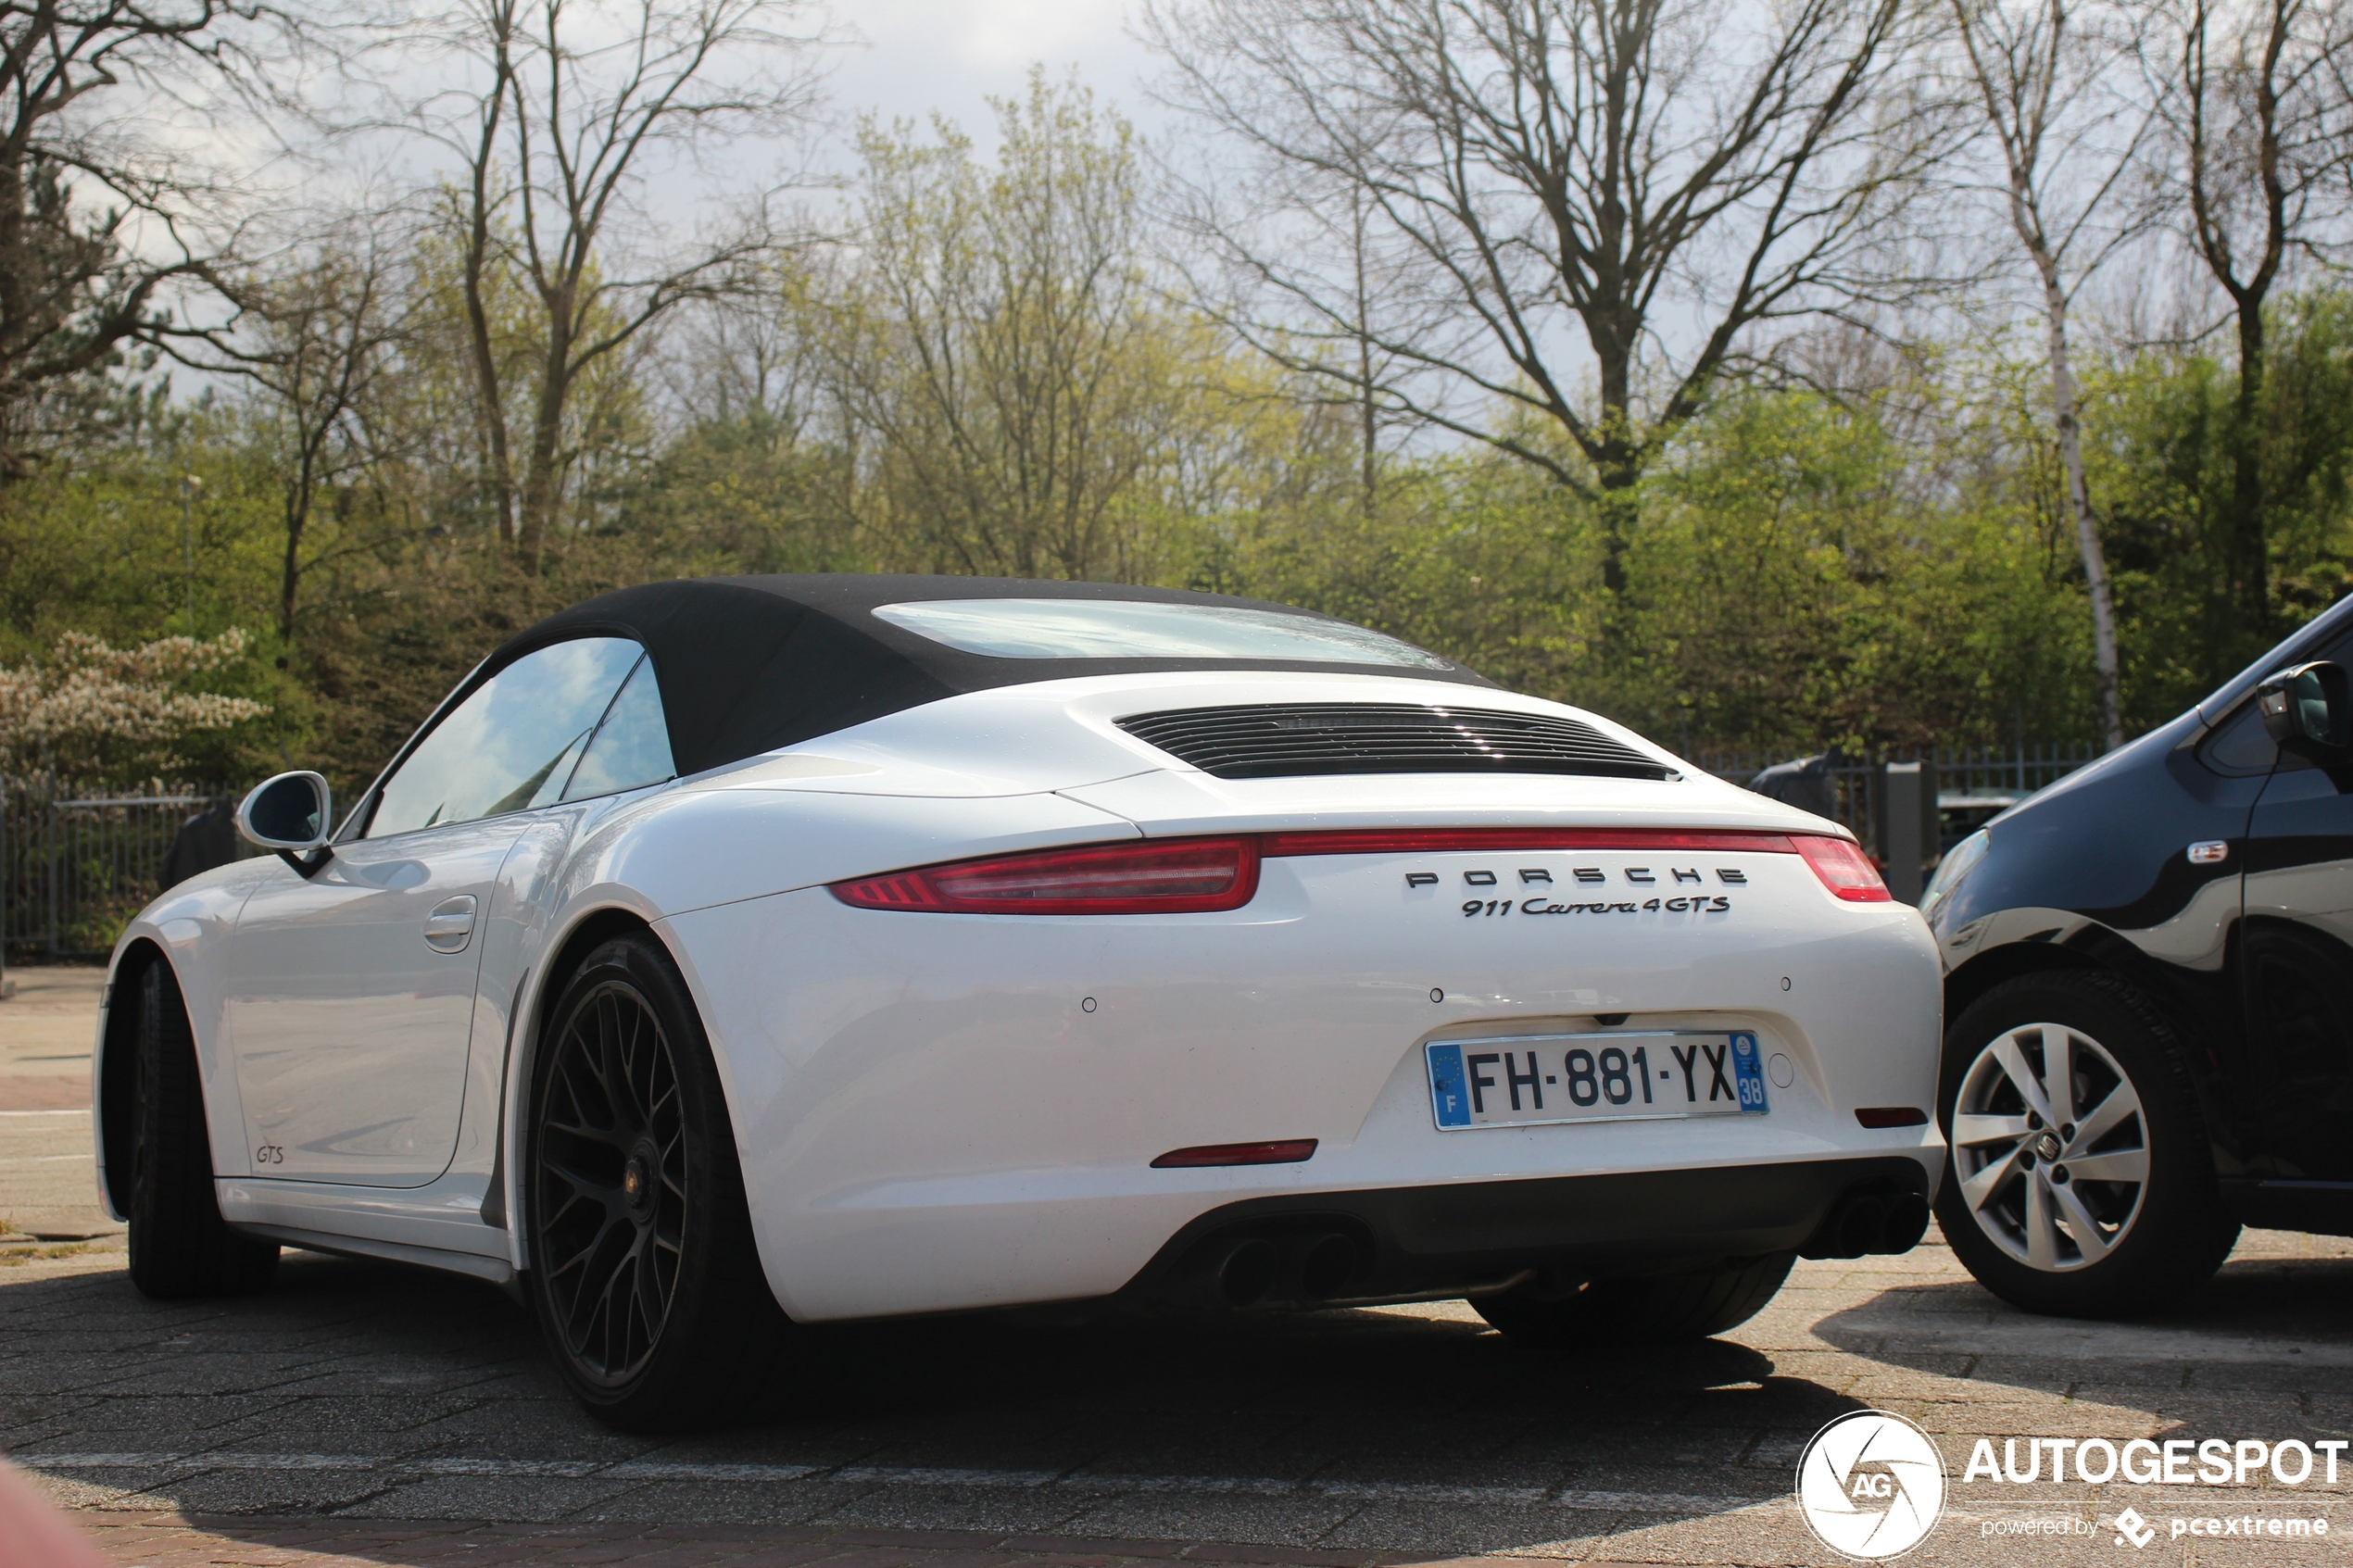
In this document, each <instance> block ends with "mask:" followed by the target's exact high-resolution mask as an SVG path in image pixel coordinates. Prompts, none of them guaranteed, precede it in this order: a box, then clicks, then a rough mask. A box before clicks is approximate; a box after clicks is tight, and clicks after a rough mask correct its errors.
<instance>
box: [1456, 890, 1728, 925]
mask: <svg viewBox="0 0 2353 1568" xmlns="http://www.w3.org/2000/svg"><path fill="white" fill-rule="evenodd" d="M1731 907H1732V901H1731V900H1730V898H1727V897H1724V895H1722V894H1721V893H1694V894H1692V895H1691V896H1690V897H1683V898H1645V899H1643V900H1642V902H1640V903H1636V902H1635V901H1634V900H1633V899H1631V898H1620V899H1617V900H1616V901H1615V902H1612V901H1610V900H1607V899H1599V898H1597V899H1593V900H1592V901H1590V902H1586V903H1576V904H1559V903H1554V901H1553V900H1552V899H1550V898H1522V899H1519V900H1517V901H1516V902H1515V901H1514V900H1512V899H1509V898H1473V899H1471V900H1470V901H1469V902H1468V903H1466V904H1465V905H1464V906H1463V914H1464V916H1465V918H1466V919H1478V918H1481V917H1487V916H1494V915H1508V914H1511V913H1512V912H1514V911H1515V910H1516V911H1517V912H1519V913H1520V914H1523V915H1644V914H1648V915H1656V914H1668V915H1712V914H1723V913H1725V912H1727V911H1729V910H1730V909H1731Z"/></svg>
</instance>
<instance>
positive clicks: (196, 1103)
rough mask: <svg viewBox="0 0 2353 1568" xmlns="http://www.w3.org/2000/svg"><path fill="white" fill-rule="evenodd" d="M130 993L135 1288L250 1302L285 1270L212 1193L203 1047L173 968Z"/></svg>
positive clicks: (273, 1248) (156, 968)
mask: <svg viewBox="0 0 2353 1568" xmlns="http://www.w3.org/2000/svg"><path fill="white" fill-rule="evenodd" d="M124 989H125V990H126V991H128V992H129V993H130V994H129V996H128V997H124V998H123V999H124V1000H127V1001H128V1002H129V1003H130V1004H131V1005H132V1007H133V1008H135V1009H136V1010H137V1012H136V1015H135V1018H134V1024H135V1033H134V1035H133V1039H134V1045H133V1050H134V1052H135V1056H134V1059H133V1063H132V1068H133V1071H132V1085H131V1102H132V1108H131V1116H130V1128H131V1151H130V1153H131V1201H130V1204H129V1210H130V1212H129V1215H128V1216H127V1217H128V1219H129V1221H130V1226H129V1228H130V1232H131V1235H130V1237H129V1240H130V1248H131V1283H132V1285H134V1286H138V1288H139V1290H140V1292H141V1294H143V1295H146V1296H153V1297H157V1298H161V1299H170V1298H175V1297H182V1296H242V1295H245V1294H248V1293H250V1292H252V1291H256V1290H259V1289H261V1288H262V1287H263V1286H267V1285H268V1284H269V1283H270V1281H271V1276H272V1275H274V1274H275V1273H277V1272H278V1248H277V1244H276V1243H274V1242H269V1241H256V1240H254V1239H253V1238H251V1237H249V1236H239V1235H238V1234H237V1233H236V1232H234V1231H233V1230H231V1229H230V1228H229V1227H228V1226H227V1225H226V1224H224V1223H222V1222H221V1219H220V1203H219V1201H218V1199H217V1198H216V1196H215V1194H214V1192H213V1187H212V1141H211V1138H210V1136H209V1135H208V1133H207V1131H206V1129H205V1113H204V1084H203V1081H202V1079H201V1078H200V1077H199V1076H198V1074H197V1072H196V1042H195V1034H194V1033H193V1032H192V1031H191V1030H190V1029H189V1027H188V1010H187V1007H186V1005H185V1004H184V1003H183V1002H182V1000H181V996H180V982H179V979H178V977H177V976H175V975H174V974H173V973H172V972H171V966H170V964H168V963H166V962H165V961H164V960H162V959H160V958H157V959H153V960H149V962H148V963H147V964H146V966H145V968H143V969H141V970H140V971H139V972H138V974H137V975H136V977H135V978H134V979H133V980H132V982H131V984H130V985H128V986H125V987H124Z"/></svg>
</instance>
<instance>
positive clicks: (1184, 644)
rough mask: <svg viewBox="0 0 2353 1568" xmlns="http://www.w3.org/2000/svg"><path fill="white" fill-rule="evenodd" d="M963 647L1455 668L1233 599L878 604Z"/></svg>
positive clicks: (882, 612) (1340, 625) (1000, 652)
mask: <svg viewBox="0 0 2353 1568" xmlns="http://www.w3.org/2000/svg"><path fill="white" fill-rule="evenodd" d="M874 614H875V615H876V616H878V617H880V618H881V619H882V620H885V621H889V622H890V623H891V624H892V625H894V626H902V627H904V628H906V629H907V630H908V631H910V632H913V633H918V634H920V635H922V636H925V637H929V638H930V639H931V640H932V641H933V642H936V643H940V644H944V645H945V646H949V647H951V648H955V649H957V650H959V651H960V652H963V653H977V654H987V655H991V656H993V657H995V658H998V659H1300V660H1303V661H1312V662H1315V663H1322V664H1385V665H1389V666H1390V667H1392V668H1398V669H1407V670H1450V669H1452V668H1453V666H1452V665H1450V664H1448V663H1447V662H1446V661H1445V660H1444V659H1441V658H1439V657H1438V656H1437V655H1436V654H1432V653H1425V652H1423V651H1422V650H1421V649H1420V648H1417V647H1416V646H1413V645H1412V644H1411V643H1401V642H1399V641H1398V640H1397V639H1396V638H1394V637H1389V636H1384V635H1382V634H1381V633H1378V632H1373V631H1367V630H1366V629H1365V628H1364V627H1362V626H1351V625H1350V624H1348V623H1347V622H1346V621H1318V620H1315V619H1313V618H1312V617H1309V616H1304V615H1285V614H1283V613H1281V612H1280V611H1278V610H1271V609H1243V608H1236V607H1232V606H1227V605H1182V604H1176V605H1171V604H1146V603H1142V602H1140V601H1132V600H1126V599H929V600H924V601H921V602H918V603H912V604H896V605H883V606H881V607H880V608H876V609H875V611H874Z"/></svg>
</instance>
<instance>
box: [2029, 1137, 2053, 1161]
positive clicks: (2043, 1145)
mask: <svg viewBox="0 0 2353 1568" xmlns="http://www.w3.org/2000/svg"><path fill="white" fill-rule="evenodd" d="M2034 1152H2035V1153H2037V1154H2039V1155H2041V1156H2042V1157H2043V1158H2044V1159H2045V1160H2057V1158H2058V1157H2059V1141H2058V1139H2057V1138H2055V1137H2053V1136H2052V1135H2050V1134H2048V1133H2045V1134H2044V1135H2043V1137H2042V1141H2041V1142H2039V1143H2037V1144H2036V1145H2035V1146H2034Z"/></svg>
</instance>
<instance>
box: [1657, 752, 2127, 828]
mask: <svg viewBox="0 0 2353 1568" xmlns="http://www.w3.org/2000/svg"><path fill="white" fill-rule="evenodd" d="M2099 755H2100V748H2099V747H2098V746H2094V745H2091V744H2090V743H2088V742H2086V743H2081V744H2074V745H2066V746H1934V747H1931V748H1926V749H1923V748H1920V747H1917V746H1915V747H1911V748H1907V749H1898V750H1892V751H1885V752H1879V753H1875V754H1869V755H1851V754H1840V755H1833V756H1832V758H1831V766H1830V768H1829V770H1828V771H1829V774H1830V784H1831V791H1832V795H1833V797H1834V798H1835V799H1836V801H1837V803H1838V809H1837V810H1836V811H1835V812H1834V813H1833V815H1835V816H1836V817H1837V819H1838V821H1839V822H1841V823H1843V825H1844V826H1846V827H1848V828H1850V829H1852V830H1853V831H1854V834H1855V836H1856V838H1857V839H1858V840H1860V841H1861V842H1862V843H1863V844H1864V845H1866V846H1869V847H1873V848H1874V849H1876V848H1877V847H1879V846H1881V845H1883V844H1884V843H1885V842H1886V836H1885V825H1886V824H1885V822H1883V821H1882V819H1883V817H1884V816H1885V812H1886V781H1887V764H1889V763H1890V762H1918V763H1919V764H1921V771H1922V772H1923V773H1925V774H1927V775H1928V777H1927V780H1926V783H1927V784H1928V787H1929V788H1931V789H1932V790H1933V791H1934V792H1935V795H1936V799H1937V804H1938V807H1939V810H1938V818H1939V824H1940V825H1939V834H1938V836H1939V839H1940V842H1939V844H1938V846H1937V853H1940V854H1941V853H1942V852H1943V851H1944V850H1946V849H1950V848H1951V847H1953V846H1954V845H1955V844H1957V843H1958V842H1959V841H1960V840H1961V839H1962V838H1964V837H1966V836H1968V835H1969V834H1971V833H1974V832H1975V831H1976V830H1977V829H1978V828H1979V827H1980V826H1981V825H1982V824H1983V823H1984V822H1985V820H1986V819H1987V818H1988V817H1991V816H1994V815H1995V814H1996V813H1997V812H1999V811H2000V810H2002V809H2004V808H2006V807H2007V806H2009V805H2012V804H2014V803H2015V802H2017V801H2020V800H2023V799H2025V798H2026V797H2028V796H2030V795H2032V794H2033V793H2034V792H2035V791H2036V790H2038V789H2042V788H2044V787H2045V785H2048V784H2056V783H2057V781H2058V780H2060V779H2062V778H2064V777H2066V776H2067V775H2068V774H2070V773H2071V772H2073V771H2075V770H2076V769H2078V768H2081V767H2082V766H2083V765H2084V764H2085V763H2086V762H2089V761H2092V760H2093V759H2095V758H2097V757H2098V756H2099ZM1799 760H1802V757H1801V756H1799V755H1795V754H1784V753H1764V752H1756V753H1749V752H1738V751H1702V752H1697V753H1694V754H1693V755H1692V761H1694V762H1696V763H1698V764H1699V765H1700V766H1701V767H1703V768H1705V769H1706V770H1707V771H1709V772H1711V773H1713V774H1715V775H1716V776H1717V777H1718V778H1719V779H1723V780H1726V781H1728V782H1729V783H1731V784H1743V785H1745V784H1747V783H1748V782H1749V780H1751V779H1753V778H1755V776H1756V775H1757V774H1758V773H1760V772H1762V771H1764V770H1766V769H1767V768H1769V767H1772V766H1774V765H1775V764H1777V763H1781V762H1794V761H1799Z"/></svg>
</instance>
